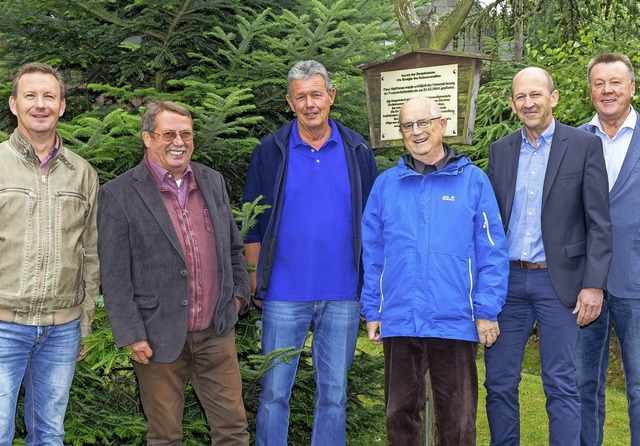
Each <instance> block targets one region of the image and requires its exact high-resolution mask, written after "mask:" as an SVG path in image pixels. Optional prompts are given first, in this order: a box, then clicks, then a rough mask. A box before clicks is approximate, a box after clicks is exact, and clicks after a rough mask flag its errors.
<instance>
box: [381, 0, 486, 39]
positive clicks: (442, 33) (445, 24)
mask: <svg viewBox="0 0 640 446" xmlns="http://www.w3.org/2000/svg"><path fill="white" fill-rule="evenodd" d="M473 2H474V0H458V2H457V3H456V4H455V6H454V7H453V9H452V10H451V12H449V15H447V17H446V18H445V19H444V20H443V21H442V22H441V23H438V17H437V16H436V14H435V12H434V10H432V11H431V12H430V13H429V14H428V16H427V17H425V18H422V19H421V18H420V17H418V14H417V13H416V9H415V7H414V2H413V0H393V4H394V8H395V12H396V17H397V18H398V23H399V24H400V29H401V30H402V33H403V34H404V35H405V37H406V38H407V39H408V41H409V43H410V44H411V46H412V47H413V48H414V49H417V48H420V49H427V50H444V49H446V48H447V45H448V44H449V42H451V40H452V39H453V37H454V36H455V35H456V33H457V32H458V31H459V30H460V28H461V27H462V24H463V23H464V21H465V19H466V18H467V15H469V11H470V10H471V7H472V6H473Z"/></svg>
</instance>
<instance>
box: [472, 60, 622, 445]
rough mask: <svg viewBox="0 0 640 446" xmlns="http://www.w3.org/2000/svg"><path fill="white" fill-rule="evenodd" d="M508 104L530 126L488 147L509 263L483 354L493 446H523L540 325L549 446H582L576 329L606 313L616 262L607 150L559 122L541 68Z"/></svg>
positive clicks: (520, 81) (519, 81)
mask: <svg viewBox="0 0 640 446" xmlns="http://www.w3.org/2000/svg"><path fill="white" fill-rule="evenodd" d="M509 103H510V105H511V109H512V110H513V112H514V113H515V114H516V115H517V116H518V118H520V120H521V121H522V123H523V125H524V126H523V128H522V129H521V130H520V131H517V132H514V133H512V134H511V135H508V136H506V137H505V138H502V139H501V140H499V141H496V142H495V143H493V144H491V147H490V148H489V168H488V175H489V179H490V181H491V184H492V185H493V188H494V191H495V193H496V198H497V200H498V206H499V207H500V213H501V216H502V223H503V225H504V228H505V232H506V235H507V246H508V248H509V259H510V261H511V267H510V273H509V285H508V292H507V299H506V303H505V305H504V307H503V309H502V313H501V314H500V316H499V317H498V323H499V324H500V332H501V334H500V337H499V338H498V340H497V341H496V343H495V344H494V345H493V346H492V347H491V348H488V349H485V364H486V374H487V375H486V381H485V387H486V389H487V416H488V419H489V428H490V430H491V444H492V445H514V446H515V445H519V444H520V413H519V403H518V384H519V383H520V378H521V377H520V372H521V367H522V360H523V357H524V348H525V345H526V343H527V340H528V338H529V334H530V333H531V330H532V328H533V326H534V323H537V329H538V337H539V342H540V363H541V366H542V383H543V387H544V391H545V395H546V397H547V404H546V408H547V414H548V416H549V444H550V445H555V446H572V445H576V446H577V445H578V443H579V438H580V397H579V396H578V390H577V388H576V373H575V369H576V342H577V337H578V330H579V328H580V326H581V325H586V324H588V323H590V322H591V321H593V320H594V319H596V318H597V317H598V315H599V314H600V307H601V305H602V298H603V288H604V287H605V285H606V280H607V271H608V269H609V263H610V260H611V221H610V217H609V203H608V190H607V179H606V169H605V163H604V158H603V156H602V144H601V142H600V139H599V138H597V137H595V136H594V135H590V134H589V133H587V132H583V131H580V130H578V129H574V128H571V127H568V126H565V125H563V124H561V123H559V122H558V121H556V120H555V119H554V117H553V113H552V111H553V107H555V105H556V104H557V103H558V91H557V90H554V87H553V80H552V79H551V76H550V75H549V73H548V72H546V71H545V70H543V69H541V68H535V67H529V68H525V69H523V70H522V71H520V72H519V73H518V74H517V75H516V76H515V77H514V79H513V83H512V86H511V98H510V99H509Z"/></svg>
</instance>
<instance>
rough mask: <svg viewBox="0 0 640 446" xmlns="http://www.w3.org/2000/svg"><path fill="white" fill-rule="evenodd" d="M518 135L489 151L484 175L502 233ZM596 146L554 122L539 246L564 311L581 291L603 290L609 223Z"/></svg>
mask: <svg viewBox="0 0 640 446" xmlns="http://www.w3.org/2000/svg"><path fill="white" fill-rule="evenodd" d="M521 143H522V135H521V132H520V130H518V131H517V132H514V133H512V134H510V135H508V136H505V137H504V138H502V139H500V140H498V141H496V142H494V143H493V144H491V146H490V147H489V166H488V170H487V174H488V175H489V180H490V181H491V184H492V186H493V189H494V192H495V194H496V198H497V200H498V206H499V207H500V214H501V216H502V224H503V225H504V228H505V232H506V231H507V230H508V227H509V219H510V218H511V210H512V208H513V200H514V196H515V189H516V175H517V172H518V159H519V156H520V146H521ZM608 190H609V187H608V182H607V171H606V167H605V163H604V157H603V154H602V142H601V141H600V138H598V137H597V136H595V135H590V134H589V133H588V132H584V131H581V130H578V129H575V128H573V127H569V126H566V125H563V124H561V123H559V122H558V121H556V129H555V132H554V135H553V141H552V143H551V149H550V152H549V162H548V164H547V171H546V172H545V177H544V185H543V190H542V215H541V219H542V222H541V227H542V244H543V246H544V250H545V255H546V261H547V266H548V270H549V276H550V278H551V283H552V285H553V288H554V290H555V292H556V294H557V295H558V297H559V298H560V300H561V301H562V303H563V304H564V305H565V306H566V307H567V308H572V307H574V306H575V304H576V301H577V298H578V294H579V293H580V290H581V289H583V288H605V287H606V284H607V272H608V270H609V264H610V262H611V218H610V215H609V197H608V195H609V194H608Z"/></svg>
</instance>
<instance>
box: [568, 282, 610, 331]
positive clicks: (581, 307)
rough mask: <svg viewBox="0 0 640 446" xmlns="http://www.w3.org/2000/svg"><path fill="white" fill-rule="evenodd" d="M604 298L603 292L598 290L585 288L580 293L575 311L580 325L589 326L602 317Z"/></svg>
mask: <svg viewBox="0 0 640 446" xmlns="http://www.w3.org/2000/svg"><path fill="white" fill-rule="evenodd" d="M603 296H604V293H603V291H602V290H600V289H598V288H583V289H582V290H581V291H580V294H578V301H577V302H576V306H575V308H574V309H573V314H577V315H578V318H577V319H576V323H577V324H578V325H580V326H585V325H588V324H590V323H591V322H593V321H595V320H596V319H597V318H598V316H600V311H601V310H602V299H603Z"/></svg>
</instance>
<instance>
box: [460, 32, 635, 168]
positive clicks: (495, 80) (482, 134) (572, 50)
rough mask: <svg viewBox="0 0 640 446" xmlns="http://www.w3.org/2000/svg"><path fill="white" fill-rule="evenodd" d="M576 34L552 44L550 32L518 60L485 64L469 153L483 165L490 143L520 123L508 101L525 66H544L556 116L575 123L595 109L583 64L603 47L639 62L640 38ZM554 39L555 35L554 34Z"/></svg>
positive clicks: (584, 118)
mask: <svg viewBox="0 0 640 446" xmlns="http://www.w3.org/2000/svg"><path fill="white" fill-rule="evenodd" d="M578 34H579V38H578V40H569V41H566V42H563V43H562V44H557V43H556V44H553V43H552V41H553V40H554V37H553V36H549V37H548V40H549V42H548V43H546V42H545V43H543V44H542V45H541V46H540V47H539V48H535V47H533V46H531V45H527V54H526V56H525V59H524V60H523V61H522V62H521V63H517V62H508V61H492V62H488V63H487V64H485V67H486V68H487V69H486V70H485V76H484V82H483V83H482V85H481V86H480V90H479V93H478V102H477V112H476V124H475V131H474V135H473V147H472V148H471V149H470V150H469V152H468V154H469V155H470V156H471V157H472V159H474V160H476V162H477V164H478V165H479V166H481V167H486V162H487V156H488V151H489V145H490V144H491V143H492V142H494V141H496V140H498V139H500V138H502V137H504V136H506V135H508V134H509V133H511V132H513V131H515V130H517V129H519V128H520V127H521V126H522V123H521V122H520V120H519V119H518V118H517V116H515V114H514V113H512V111H511V109H510V107H509V97H510V96H511V80H512V79H513V76H514V75H515V74H516V73H517V72H518V71H519V70H520V69H522V68H524V67H525V66H538V67H542V68H545V69H546V70H547V71H549V73H550V74H551V77H552V79H553V80H554V86H555V88H556V89H557V90H558V92H559V101H558V105H557V106H556V107H555V108H554V111H553V114H554V117H555V118H556V119H557V120H558V121H560V122H562V123H563V124H567V125H571V126H579V125H581V124H584V123H585V122H587V121H589V120H590V119H591V117H592V116H593V115H594V113H595V112H594V110H593V107H592V105H591V98H590V95H589V89H588V85H587V64H588V63H589V60H590V59H591V58H592V57H593V56H595V55H596V54H598V53H601V52H615V51H619V52H622V53H624V54H627V55H628V56H629V57H630V58H631V60H632V62H634V63H637V62H640V40H638V39H636V40H635V41H634V42H628V43H625V44H623V43H620V42H611V41H604V39H602V38H599V39H595V38H594V35H593V32H592V31H590V30H588V29H587V30H582V31H580V32H579V33H578ZM555 38H556V39H557V37H555Z"/></svg>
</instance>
